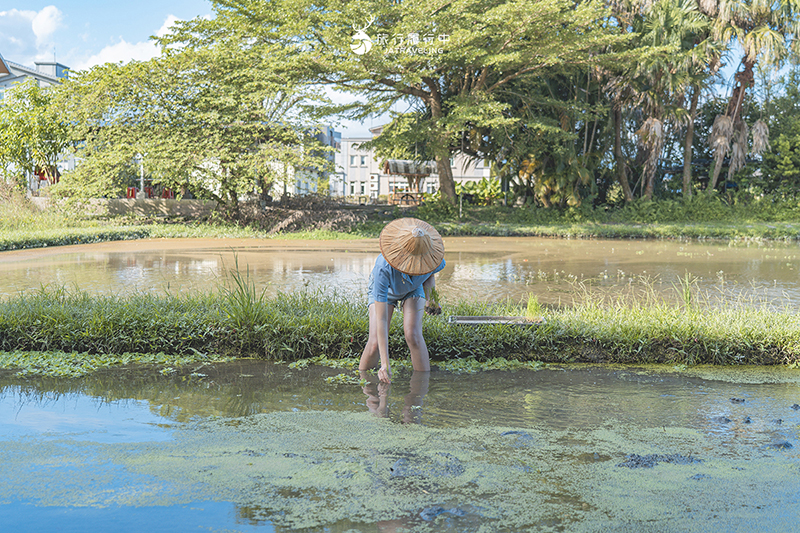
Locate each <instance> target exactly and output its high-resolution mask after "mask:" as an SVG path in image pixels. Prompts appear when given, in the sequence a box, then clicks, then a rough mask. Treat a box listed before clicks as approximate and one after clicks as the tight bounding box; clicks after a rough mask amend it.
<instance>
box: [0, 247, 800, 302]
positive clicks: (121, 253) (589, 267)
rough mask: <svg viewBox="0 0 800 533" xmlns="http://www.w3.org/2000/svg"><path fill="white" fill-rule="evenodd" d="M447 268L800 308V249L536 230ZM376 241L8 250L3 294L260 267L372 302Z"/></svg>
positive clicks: (509, 290) (564, 296) (572, 287)
mask: <svg viewBox="0 0 800 533" xmlns="http://www.w3.org/2000/svg"><path fill="white" fill-rule="evenodd" d="M445 249H446V254H445V258H446V261H447V267H446V268H445V269H444V270H443V271H442V272H441V273H440V274H438V275H437V284H438V285H439V288H440V289H441V290H440V292H441V294H442V297H443V298H444V299H445V301H447V300H448V299H449V300H450V301H455V300H479V301H506V300H510V301H511V302H512V303H518V302H520V301H523V300H524V301H527V298H528V295H529V294H534V295H537V296H538V298H539V301H540V302H542V303H552V304H557V303H562V304H569V303H571V302H572V301H573V298H575V297H576V295H580V294H582V293H584V291H589V292H590V293H592V294H595V295H598V294H602V295H608V296H611V297H618V296H620V295H626V294H632V293H633V294H637V295H639V296H642V295H645V294H647V293H648V291H650V290H653V291H655V293H657V294H659V295H660V296H661V297H665V298H668V299H671V300H678V299H679V298H680V296H679V289H680V282H679V278H684V277H685V276H686V275H689V276H690V277H691V278H692V279H693V280H694V281H693V282H692V289H693V291H694V292H695V297H697V295H698V294H704V295H706V296H708V298H709V300H710V302H709V303H711V304H712V305H713V304H717V303H723V304H731V303H745V304H752V303H756V304H761V303H770V304H774V305H778V306H784V305H789V306H797V305H799V304H800V276H798V269H800V261H798V259H800V245H798V244H796V243H794V244H783V243H731V244H720V243H696V242H675V241H634V240H625V241H619V240H615V241H608V240H566V239H544V238H535V237H525V238H511V237H496V238H494V237H493V238H480V237H467V238H465V237H449V238H447V239H445ZM378 252H379V249H378V243H377V240H363V241H270V240H259V239H226V240H222V239H173V240H166V239H160V240H142V241H122V242H111V243H100V244H90V245H80V246H66V247H58V248H44V249H34V250H21V251H12V252H0V296H2V295H9V294H15V293H17V292H19V291H30V290H36V289H38V288H40V287H41V286H42V285H50V284H55V285H65V286H67V287H78V288H81V289H84V290H88V291H91V292H113V293H124V292H129V291H143V292H148V291H154V292H159V293H160V292H164V291H169V292H172V293H177V292H180V291H185V290H208V289H210V288H212V287H213V286H214V285H215V284H218V283H220V282H221V280H222V278H223V277H224V275H225V272H226V270H227V269H231V268H233V267H234V266H235V264H236V261H237V260H238V264H239V267H240V269H241V270H243V271H244V270H246V269H249V272H250V274H251V276H252V279H253V280H254V281H255V282H256V284H257V285H258V286H259V287H266V289H267V292H268V293H270V294H274V293H276V292H277V291H296V290H302V289H309V290H320V291H322V292H323V293H331V292H337V293H339V294H342V295H345V296H348V297H363V296H364V294H365V293H366V286H367V279H368V277H369V272H370V270H371V269H372V265H373V263H374V261H375V256H376V255H377V253H378Z"/></svg>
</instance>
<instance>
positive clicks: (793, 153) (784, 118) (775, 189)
mask: <svg viewBox="0 0 800 533" xmlns="http://www.w3.org/2000/svg"><path fill="white" fill-rule="evenodd" d="M778 85H779V86H783V88H784V89H785V93H784V94H782V95H780V96H778V97H777V98H774V99H771V100H770V101H768V102H766V103H765V107H766V110H765V115H766V116H767V117H768V120H769V125H770V129H769V132H770V145H771V147H772V149H771V150H770V151H769V152H766V153H764V156H763V162H762V165H761V172H762V180H761V182H760V183H759V188H760V189H761V190H763V191H764V192H766V193H773V194H777V195H779V196H781V197H789V198H795V197H797V195H798V194H800V67H797V66H795V67H794V68H792V69H791V70H790V71H789V72H788V73H787V74H786V75H785V76H784V77H783V78H782V80H781V83H779V84H778Z"/></svg>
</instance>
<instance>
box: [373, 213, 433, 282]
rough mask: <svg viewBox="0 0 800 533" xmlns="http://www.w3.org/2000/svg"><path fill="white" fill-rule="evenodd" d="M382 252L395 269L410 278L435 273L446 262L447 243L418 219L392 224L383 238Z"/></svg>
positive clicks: (388, 226) (397, 221) (389, 224)
mask: <svg viewBox="0 0 800 533" xmlns="http://www.w3.org/2000/svg"><path fill="white" fill-rule="evenodd" d="M380 243H381V253H382V254H383V257H385V258H386V261H388V262H389V264H390V265H392V266H393V267H394V268H395V269H397V270H399V271H400V272H402V273H404V274H408V275H409V276H419V275H421V274H427V273H428V272H433V271H434V270H435V269H436V267H438V266H439V264H440V263H441V262H442V259H444V242H443V241H442V236H441V235H439V232H438V231H436V229H435V228H434V227H433V226H431V225H430V224H428V223H427V222H423V221H422V220H419V219H416V218H399V219H397V220H393V221H391V222H389V223H388V224H387V225H386V227H385V228H383V231H382V232H381V237H380Z"/></svg>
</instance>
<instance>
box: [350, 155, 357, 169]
mask: <svg viewBox="0 0 800 533" xmlns="http://www.w3.org/2000/svg"><path fill="white" fill-rule="evenodd" d="M357 164H358V156H357V155H351V156H350V166H351V167H354V166H356V165H357Z"/></svg>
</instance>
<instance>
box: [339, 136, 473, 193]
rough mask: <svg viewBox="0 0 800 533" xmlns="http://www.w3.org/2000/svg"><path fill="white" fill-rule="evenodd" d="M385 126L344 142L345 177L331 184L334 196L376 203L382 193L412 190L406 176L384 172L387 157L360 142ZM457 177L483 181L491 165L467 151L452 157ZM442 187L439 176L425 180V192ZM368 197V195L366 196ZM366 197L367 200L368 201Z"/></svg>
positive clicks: (341, 159) (342, 171) (342, 168)
mask: <svg viewBox="0 0 800 533" xmlns="http://www.w3.org/2000/svg"><path fill="white" fill-rule="evenodd" d="M382 130H383V127H382V126H378V127H375V128H371V129H370V130H369V131H370V133H372V137H350V138H344V139H342V141H341V150H340V151H339V152H338V154H337V158H336V168H337V174H338V175H339V176H341V179H340V180H339V181H337V182H336V188H334V187H333V186H332V187H331V196H350V197H355V198H356V199H359V200H361V201H362V203H366V202H376V201H377V200H378V197H379V196H385V195H388V194H391V193H393V192H395V191H404V190H407V189H408V180H407V179H406V178H405V177H403V176H393V175H388V174H385V173H384V172H383V160H382V159H380V158H378V157H376V156H375V153H374V152H373V151H372V150H366V149H362V148H361V147H360V144H362V143H364V142H366V141H371V140H372V138H374V137H376V136H378V135H380V133H381V131H382ZM450 167H451V169H452V172H453V180H454V181H455V182H456V183H464V182H467V181H480V180H481V179H482V178H484V177H486V178H488V177H489V166H488V164H486V163H485V162H484V161H477V162H475V161H470V160H469V158H467V157H466V156H464V155H463V154H457V155H456V156H455V157H453V158H451V159H450ZM331 183H332V184H333V182H331ZM437 190H439V176H438V175H437V174H431V175H430V176H428V177H427V178H424V179H423V180H422V182H421V192H424V193H434V192H436V191H437ZM365 197H366V198H365ZM365 200H366V201H365Z"/></svg>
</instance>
